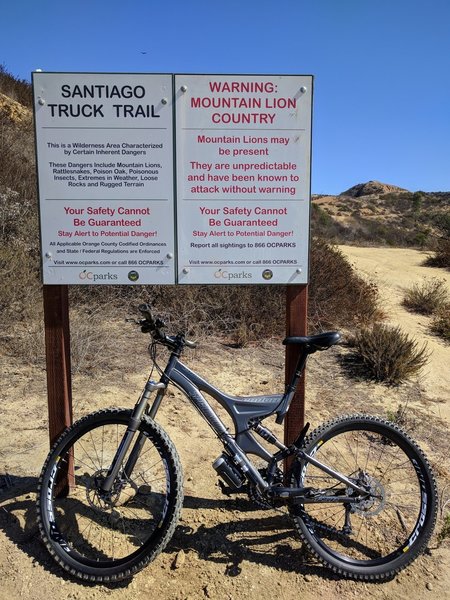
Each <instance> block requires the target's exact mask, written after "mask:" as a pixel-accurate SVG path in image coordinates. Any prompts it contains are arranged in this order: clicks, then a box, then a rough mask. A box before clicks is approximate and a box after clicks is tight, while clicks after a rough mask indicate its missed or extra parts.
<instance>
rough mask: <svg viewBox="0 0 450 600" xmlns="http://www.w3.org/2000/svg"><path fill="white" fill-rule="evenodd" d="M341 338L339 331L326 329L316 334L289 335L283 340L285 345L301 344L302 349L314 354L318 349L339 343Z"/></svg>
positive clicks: (325, 348)
mask: <svg viewBox="0 0 450 600" xmlns="http://www.w3.org/2000/svg"><path fill="white" fill-rule="evenodd" d="M340 339H341V334H340V333H338V332H337V331H326V332H324V333H318V334H316V335H304V336H288V337H286V338H285V339H284V340H283V344H284V345H285V346H290V345H292V344H294V345H296V346H300V350H302V351H305V352H307V353H308V354H312V353H313V352H317V351H318V350H327V349H328V348H331V346H334V345H335V344H337V343H338V342H339V341H340Z"/></svg>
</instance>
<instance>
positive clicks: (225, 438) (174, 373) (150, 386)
mask: <svg viewBox="0 0 450 600" xmlns="http://www.w3.org/2000/svg"><path fill="white" fill-rule="evenodd" d="M181 349H182V346H181V345H180V347H179V348H178V349H176V350H173V351H172V353H171V355H170V358H169V360H168V363H167V366H166V368H165V370H164V372H163V374H162V376H161V379H160V382H159V383H156V382H154V381H152V380H151V379H150V378H149V379H148V381H147V383H146V385H145V388H144V391H143V393H142V395H141V397H140V399H139V401H138V403H137V404H136V406H135V408H134V411H133V414H132V417H131V419H130V424H129V427H128V429H127V432H126V433H125V435H124V437H123V439H122V441H121V444H120V446H119V448H118V451H117V453H116V456H115V458H114V460H113V463H112V465H111V467H110V469H109V472H108V475H107V477H106V478H105V480H104V482H103V484H102V486H101V487H102V490H103V491H104V492H109V491H110V490H111V488H112V485H113V483H114V481H115V479H116V477H117V476H118V474H119V471H120V468H121V465H122V463H123V460H124V457H125V455H126V453H127V451H128V449H129V448H130V446H131V444H132V442H133V439H134V437H135V434H136V432H137V429H138V427H139V424H140V422H141V420H142V418H143V416H144V414H147V415H148V416H149V417H150V418H151V419H155V417H156V414H157V412H158V410H159V407H160V405H161V403H162V400H163V398H164V395H165V393H166V389H167V386H168V384H169V383H170V382H171V383H174V384H175V385H176V386H177V387H178V388H179V389H181V391H182V392H183V393H184V394H185V396H186V397H187V398H188V399H189V401H190V402H191V404H192V405H193V406H194V407H195V408H196V409H197V410H198V412H199V413H200V414H201V415H202V416H203V418H204V419H205V420H206V422H207V423H208V424H209V426H210V427H211V428H212V430H213V431H214V433H215V434H216V436H217V437H218V438H219V440H220V441H221V442H222V444H223V446H224V448H225V450H226V451H227V453H228V455H229V456H230V457H231V458H232V460H233V462H234V464H235V465H237V466H238V468H239V469H240V470H241V471H242V472H243V474H244V475H245V477H246V478H247V479H248V480H249V481H250V482H251V483H252V484H253V485H255V486H256V487H257V488H258V490H259V491H260V492H262V493H263V494H264V493H270V494H271V495H272V496H276V497H278V498H280V499H285V500H290V501H295V502H296V503H311V502H321V503H323V502H333V503H334V502H341V503H343V502H344V503H345V502H348V503H354V502H357V501H359V500H361V499H364V498H366V497H367V496H368V495H369V494H368V492H367V490H365V489H363V488H361V487H360V486H358V485H357V484H356V483H355V482H354V481H352V480H350V479H349V478H347V477H346V476H344V475H342V474H341V473H339V472H337V471H335V470H334V469H331V468H330V467H328V466H327V465H324V464H322V463H321V462H319V461H318V460H316V459H315V458H314V457H313V456H310V455H308V454H306V453H305V452H304V451H303V450H301V449H300V448H299V446H300V445H301V442H302V441H303V437H304V433H305V432H306V428H305V429H304V431H303V432H301V434H300V436H299V438H298V439H297V440H296V442H295V443H294V444H293V445H292V446H289V447H287V446H285V445H284V444H283V443H282V442H280V441H279V440H278V438H277V437H276V436H275V435H274V434H273V433H272V432H271V431H269V430H268V429H267V428H266V427H263V426H262V425H261V421H262V420H263V419H265V418H267V417H268V416H270V415H273V414H274V413H277V414H278V415H279V416H280V414H281V415H282V417H284V415H285V413H286V412H287V410H288V408H289V405H290V401H291V400H292V396H293V394H294V393H295V389H296V385H297V382H298V380H299V378H300V376H301V373H302V371H303V368H304V366H305V363H306V357H307V353H306V352H304V353H302V355H301V356H300V358H299V361H298V366H297V369H296V371H295V373H294V376H293V379H292V381H291V383H290V385H288V387H287V390H286V392H285V393H284V394H274V395H260V396H248V397H246V396H244V397H243V396H231V395H228V394H226V393H224V392H223V391H221V390H220V389H218V388H217V387H215V386H214V385H212V384H211V383H209V382H207V381H206V380H205V379H203V378H202V377H201V376H200V375H198V374H197V373H195V372H194V371H192V370H191V369H189V368H188V367H187V366H186V365H185V364H183V363H182V362H181V361H180V359H179V357H180V354H181ZM154 391H156V392H157V393H156V397H155V399H154V401H153V403H152V404H151V407H150V408H148V406H149V400H150V396H151V394H152V393H153V392H154ZM202 392H203V393H206V394H207V395H209V396H211V397H212V398H214V399H215V400H216V401H217V402H218V403H219V404H220V405H221V406H222V407H223V408H224V409H225V410H226V412H227V413H228V414H229V415H230V416H231V418H232V420H233V425H234V428H235V431H234V435H233V434H231V433H230V431H229V430H228V428H227V427H226V426H225V424H224V423H223V422H222V421H221V419H220V418H219V416H218V415H217V414H216V412H215V411H214V410H213V408H212V407H211V405H210V404H209V403H208V401H207V400H206V399H205V397H204V396H203V394H202ZM281 420H282V419H281ZM277 422H279V419H277ZM253 433H257V434H258V435H259V436H260V437H261V438H263V439H264V440H266V441H267V442H269V443H271V444H273V445H274V446H276V447H277V448H278V452H276V453H275V454H271V453H270V452H268V450H267V449H266V448H264V446H262V445H261V444H260V442H259V441H258V440H257V439H256V438H255V437H254V435H253ZM143 441H144V435H143V434H142V433H141V434H139V435H138V438H137V440H136V441H135V442H134V446H133V448H132V450H131V453H130V456H129V458H128V460H127V463H126V465H125V468H124V471H123V472H124V474H125V476H126V477H127V476H129V475H130V474H131V472H132V470H133V467H134V465H135V464H136V461H137V459H138V457H139V453H140V450H141V448H142V445H143ZM248 454H254V455H257V456H259V457H260V458H262V459H263V460H265V461H266V462H267V463H268V474H269V477H268V479H269V481H267V480H265V479H264V478H263V477H262V475H261V473H260V472H259V470H258V469H257V468H256V467H255V465H254V464H253V462H252V461H251V460H250V459H249V457H248V456H247V455H248ZM292 455H295V456H296V457H297V458H299V459H300V460H301V461H303V462H304V463H307V462H309V463H311V464H313V465H314V466H316V467H318V468H319V469H321V470H322V471H324V472H325V473H327V474H328V475H331V476H333V477H334V478H336V480H338V481H340V482H341V483H343V484H345V485H346V486H347V488H351V489H353V490H354V491H355V492H357V493H358V494H360V496H356V495H353V496H348V495H347V494H346V495H342V494H341V495H336V494H334V495H332V494H331V495H327V494H323V493H317V491H316V492H314V491H313V490H311V489H306V488H294V487H283V486H280V485H276V486H272V485H271V483H270V474H272V475H273V474H274V473H275V470H276V468H277V464H278V463H279V462H280V461H282V460H284V459H285V458H286V457H288V456H292Z"/></svg>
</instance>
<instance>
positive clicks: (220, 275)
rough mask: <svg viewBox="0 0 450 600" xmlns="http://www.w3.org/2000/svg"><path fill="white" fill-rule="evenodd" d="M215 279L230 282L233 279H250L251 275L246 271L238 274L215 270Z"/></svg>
mask: <svg viewBox="0 0 450 600" xmlns="http://www.w3.org/2000/svg"><path fill="white" fill-rule="evenodd" d="M214 277H215V279H227V280H228V281H231V280H233V279H251V278H252V274H251V273H249V272H247V271H241V272H240V273H230V271H226V270H223V269H217V271H216V272H215V273H214Z"/></svg>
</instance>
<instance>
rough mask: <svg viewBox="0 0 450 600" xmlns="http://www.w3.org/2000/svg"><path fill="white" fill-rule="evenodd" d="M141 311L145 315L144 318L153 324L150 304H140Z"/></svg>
mask: <svg viewBox="0 0 450 600" xmlns="http://www.w3.org/2000/svg"><path fill="white" fill-rule="evenodd" d="M138 308H139V311H140V312H141V313H142V314H143V316H144V317H145V318H146V319H148V320H149V321H150V322H151V323H153V315H152V312H151V308H150V306H149V305H148V304H139V306H138Z"/></svg>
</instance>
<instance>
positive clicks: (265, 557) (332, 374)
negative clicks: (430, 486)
mask: <svg viewBox="0 0 450 600" xmlns="http://www.w3.org/2000/svg"><path fill="white" fill-rule="evenodd" d="M343 251H344V252H345V253H346V254H347V255H348V256H349V257H350V258H351V260H352V262H354V263H355V265H356V266H357V268H358V269H360V270H361V271H362V272H365V273H367V275H368V276H370V277H371V278H372V279H374V280H375V281H377V283H378V284H379V285H380V290H381V293H382V297H383V298H384V308H385V311H386V313H387V315H388V317H389V319H390V320H392V322H393V323H398V324H400V325H401V326H402V327H404V328H405V329H406V330H407V331H408V332H409V333H411V334H413V335H415V336H417V339H418V340H419V341H420V342H422V340H426V341H427V343H428V344H430V346H431V345H432V349H433V354H432V356H431V358H430V362H429V364H428V366H427V368H426V370H425V372H424V374H423V375H422V376H421V377H420V378H419V379H418V380H417V381H412V382H410V383H408V384H405V385H403V386H400V387H399V388H388V387H386V386H383V385H379V384H375V383H370V382H369V383H367V382H364V381H354V380H352V379H350V378H349V377H348V375H347V374H346V372H345V371H344V368H343V366H342V361H341V360H340V359H341V357H342V356H343V355H344V354H345V353H346V352H347V351H348V350H347V349H346V348H345V347H340V348H336V349H334V350H333V351H329V352H327V353H321V354H317V355H314V357H312V359H311V361H310V364H309V368H308V375H307V415H306V416H307V419H308V420H310V421H311V422H312V423H313V425H314V426H315V425H317V424H319V423H320V422H321V421H323V420H325V419H327V418H330V417H333V416H336V415H337V414H340V413H348V412H355V411H365V412H371V413H375V414H379V415H383V416H386V415H387V414H388V412H389V411H390V413H392V412H393V411H395V410H397V408H398V407H399V406H403V407H404V406H407V407H408V412H407V413H406V415H407V416H405V423H404V425H405V427H406V428H407V429H408V430H409V431H411V432H412V433H413V435H414V437H415V438H417V439H418V440H419V441H420V443H421V445H422V446H423V447H424V448H425V449H426V451H427V453H428V454H429V457H430V459H431V461H432V463H433V466H434V468H435V470H436V472H437V475H438V479H439V487H440V492H441V494H442V497H443V500H444V501H445V500H446V499H447V498H449V497H450V487H447V488H446V487H445V486H446V484H448V483H449V482H450V465H449V461H448V456H449V441H448V423H449V396H448V389H449V386H448V383H449V381H448V377H449V374H448V364H449V363H450V361H449V360H448V359H449V354H448V353H449V351H450V350H449V347H448V346H445V345H444V343H442V342H440V341H439V340H438V339H437V338H432V336H429V334H428V332H427V319H426V318H424V317H417V316H414V315H411V314H410V313H407V312H406V311H405V310H404V309H403V308H401V306H400V305H399V302H400V300H401V292H402V287H403V286H407V285H409V284H410V283H411V282H413V281H416V280H420V279H421V278H422V277H423V276H433V275H437V276H438V277H440V278H443V277H446V278H447V281H448V274H446V273H445V272H443V271H441V270H439V271H436V272H435V270H430V269H428V268H425V267H422V266H421V261H422V259H423V254H421V253H417V252H414V251H411V250H393V249H389V250H384V249H381V250H380V249H373V248H362V249H360V248H349V247H344V248H343ZM121 318H122V315H119V316H118V322H117V325H116V329H117V343H118V344H123V348H124V351H123V355H124V357H125V356H131V357H135V358H132V359H131V360H129V363H128V365H126V366H125V364H124V366H123V367H122V368H121V369H115V370H111V371H110V372H107V373H105V372H101V373H99V374H98V375H96V376H95V377H93V376H90V377H87V376H77V377H76V378H75V380H74V386H73V387H74V391H73V394H74V412H75V416H76V417H79V416H81V415H84V414H87V413H88V412H91V411H92V410H94V409H98V408H102V407H107V406H113V405H115V406H132V404H133V403H134V401H135V399H136V396H137V394H138V393H139V391H140V387H141V386H142V384H143V382H144V379H145V371H146V365H147V364H148V360H147V359H146V358H145V349H146V344H145V339H144V338H143V336H136V335H134V334H132V333H130V329H129V326H128V325H124V324H123V322H121ZM127 339H129V340H130V341H129V342H126V341H125V340H127ZM127 344H129V345H127ZM0 359H1V361H2V370H3V371H4V375H5V376H4V378H3V382H2V383H3V385H2V420H1V424H0V428H1V429H0V469H1V470H0V483H1V489H0V540H1V543H0V579H1V582H2V585H1V588H0V598H1V599H3V598H5V599H6V598H33V600H34V599H36V600H59V599H62V598H64V599H65V598H67V599H75V598H85V597H88V598H99V599H103V598H121V599H124V600H126V599H128V598H130V599H131V598H136V599H140V598H147V597H159V598H168V599H174V600H175V599H176V600H182V599H190V600H194V599H201V598H216V599H219V600H222V599H224V600H231V599H233V600H237V599H242V598H256V597H258V598H260V599H266V598H267V599H272V598H275V597H276V598H280V599H285V600H290V599H294V598H299V597H301V598H304V599H305V600H310V599H313V598H314V599H316V598H317V597H321V598H323V599H324V600H332V599H334V598H338V597H339V598H342V599H350V598H356V597H364V598H376V599H384V598H389V599H398V600H400V599H410V598H415V599H422V598H436V599H438V598H439V599H441V598H444V597H448V590H449V589H450V569H449V567H450V559H449V557H450V548H449V546H448V541H447V542H444V543H443V544H441V545H440V546H438V545H437V541H436V537H434V538H433V539H432V541H431V543H430V547H429V549H428V551H427V552H426V553H425V554H424V555H423V556H421V557H420V558H419V559H418V560H417V561H416V562H415V563H413V565H411V566H410V567H409V568H408V569H407V570H405V571H403V572H402V573H400V575H398V576H397V578H396V579H394V580H393V581H389V582H386V583H383V584H365V583H355V582H352V581H347V580H342V579H338V578H336V577H334V576H333V575H332V574H331V573H330V572H329V571H327V570H326V569H324V568H322V567H321V566H320V565H319V564H317V563H315V562H314V561H313V560H312V559H311V558H310V557H309V556H308V555H307V554H306V553H305V552H304V551H303V550H302V547H301V544H300V542H299V541H298V540H297V539H296V537H295V536H294V535H293V532H292V529H291V526H290V522H289V520H288V518H287V517H286V516H285V515H284V514H280V513H277V512H275V511H260V510H253V509H252V507H251V506H250V504H249V502H248V501H247V500H246V498H245V497H234V498H227V497H225V496H223V495H222V494H221V492H220V489H219V487H218V485H217V478H216V475H215V472H214V471H213V469H212V468H211V463H212V462H213V461H214V459H215V458H216V457H217V456H218V455H219V454H220V451H221V448H220V446H219V444H218V442H217V441H216V440H215V439H214V437H213V435H212V434H211V432H210V430H209V428H208V427H207V425H206V424H204V422H203V421H202V420H201V418H200V417H199V416H198V415H197V414H196V413H195V412H194V410H193V409H192V408H191V407H190V406H189V405H188V404H187V402H186V401H185V400H184V399H182V398H181V397H180V396H179V395H178V393H172V394H171V395H170V396H169V398H168V401H167V404H166V405H165V406H163V408H162V409H161V411H160V413H159V415H158V420H159V421H160V422H161V423H162V425H163V426H164V427H165V428H166V430H167V431H168V433H169V435H170V437H171V438H172V439H173V441H174V442H175V445H176V446H177V448H178V450H179V453H180V456H181V460H182V463H183V469H184V477H185V502H184V508H183V511H182V517H181V521H180V524H179V526H178V528H177V530H176V532H175V535H174V537H173V539H172V541H171V542H170V544H169V546H168V547H167V549H166V551H165V552H163V554H162V555H160V556H159V557H158V558H157V559H156V561H155V562H154V563H152V564H151V565H150V566H149V567H147V568H146V569H145V570H144V571H143V572H141V573H139V574H138V575H137V576H136V577H135V578H134V579H133V580H132V581H131V582H127V583H125V584H121V585H115V586H112V585H111V586H90V585H87V584H83V583H82V582H79V581H76V580H72V579H70V578H69V577H68V576H67V575H66V574H65V573H63V572H62V571H61V570H60V569H59V568H58V567H57V566H56V565H55V564H54V563H53V561H52V559H51V558H50V556H49V555H48V553H47V551H46V549H45V548H44V547H43V545H42V543H41V541H40V539H39V536H38V535H37V532H36V525H35V516H34V502H35V489H36V481H37V477H38V474H39V471H40V467H41V465H42V463H43V461H44V458H45V455H46V453H47V451H48V440H47V435H48V434H47V418H46V390H45V372H44V371H43V370H42V369H39V368H35V367H31V366H27V365H23V364H21V363H19V362H18V361H15V360H12V359H9V358H8V357H7V356H6V355H3V356H0ZM283 360H284V358H283V348H282V346H281V344H278V345H273V344H266V345H263V346H261V347H257V348H250V347H249V348H241V349H232V348H229V347H226V346H224V345H221V344H220V343H218V342H210V341H205V342H204V343H203V344H202V345H201V347H200V349H199V350H196V351H194V352H192V353H191V355H190V357H189V361H188V362H189V363H190V364H191V365H192V366H193V367H194V368H195V369H198V370H199V372H201V373H203V374H205V376H207V378H208V379H210V380H211V381H212V382H214V383H216V384H218V385H219V386H222V387H223V388H224V389H226V390H228V391H230V392H233V393H236V394H239V393H242V394H253V393H267V392H274V391H277V390H280V389H281V388H282V380H283ZM445 365H446V368H444V367H445ZM274 429H275V428H274ZM440 526H441V525H440V524H439V525H438V530H439V527H440Z"/></svg>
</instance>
